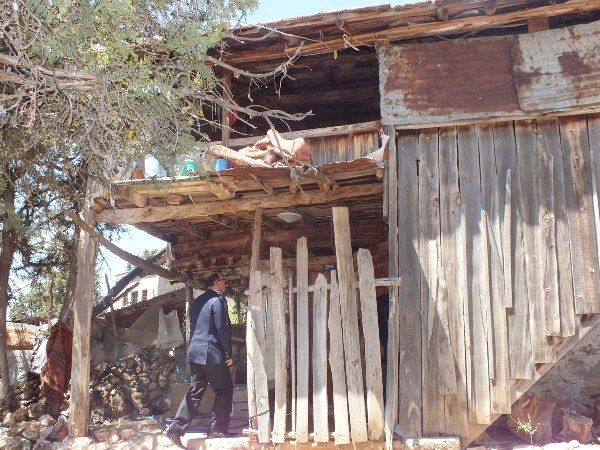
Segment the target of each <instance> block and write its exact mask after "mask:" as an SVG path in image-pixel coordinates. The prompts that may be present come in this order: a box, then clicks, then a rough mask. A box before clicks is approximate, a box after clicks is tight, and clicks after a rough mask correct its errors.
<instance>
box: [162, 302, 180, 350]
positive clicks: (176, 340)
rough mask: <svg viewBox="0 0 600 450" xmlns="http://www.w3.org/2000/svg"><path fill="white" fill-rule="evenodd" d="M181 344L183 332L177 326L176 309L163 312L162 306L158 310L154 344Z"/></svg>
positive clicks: (166, 345) (170, 346) (172, 345)
mask: <svg viewBox="0 0 600 450" xmlns="http://www.w3.org/2000/svg"><path fill="white" fill-rule="evenodd" d="M181 344H183V333H182V332H181V327H180V326H179V317H178V316H177V311H175V310H173V311H171V312H170V313H169V314H165V313H164V311H163V309H162V308H159V310H158V333H157V334H156V346H157V347H159V348H175V347H178V346H180V345H181Z"/></svg>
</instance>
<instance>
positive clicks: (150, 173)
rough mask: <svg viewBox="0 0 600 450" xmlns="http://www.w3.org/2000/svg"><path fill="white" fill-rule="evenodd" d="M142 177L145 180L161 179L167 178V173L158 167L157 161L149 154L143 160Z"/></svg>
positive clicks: (161, 167)
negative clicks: (144, 177) (143, 176)
mask: <svg viewBox="0 0 600 450" xmlns="http://www.w3.org/2000/svg"><path fill="white" fill-rule="evenodd" d="M144 175H145V176H146V178H154V177H158V178H162V177H166V176H167V171H166V170H165V168H164V167H163V166H161V165H160V162H158V159H156V158H155V157H154V156H152V155H151V154H147V155H146V157H145V158H144Z"/></svg>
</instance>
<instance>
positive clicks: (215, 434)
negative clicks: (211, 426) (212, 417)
mask: <svg viewBox="0 0 600 450" xmlns="http://www.w3.org/2000/svg"><path fill="white" fill-rule="evenodd" d="M208 437H209V438H211V439H219V438H228V437H231V433H228V432H227V431H217V430H210V433H209V435H208Z"/></svg>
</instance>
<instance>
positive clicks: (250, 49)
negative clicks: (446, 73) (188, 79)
mask: <svg viewBox="0 0 600 450" xmlns="http://www.w3.org/2000/svg"><path fill="white" fill-rule="evenodd" d="M594 3H595V2H594V1H589V0H568V1H566V2H563V3H560V4H552V5H548V4H547V2H542V1H531V0H500V1H497V2H496V7H495V9H490V8H489V6H490V5H489V2H487V1H482V0H478V1H463V0H458V1H455V0H443V1H440V2H436V3H435V4H434V3H430V2H423V3H417V4H413V5H404V6H398V7H394V8H392V7H390V6H389V5H380V6H375V7H371V8H362V9H357V10H354V11H352V10H350V11H339V12H335V13H323V14H317V15H314V16H307V17H302V18H295V19H289V20H283V21H278V22H273V23H270V24H266V25H265V26H266V27H268V28H269V29H277V30H279V31H281V32H282V33H289V34H294V35H296V36H299V37H300V39H304V43H303V45H302V46H301V47H300V46H298V45H297V44H296V45H294V43H295V41H297V39H290V38H286V36H285V35H282V33H277V32H275V33H272V34H271V35H270V36H269V37H266V38H265V39H263V40H262V41H258V42H257V41H255V40H253V41H251V42H244V40H243V38H244V37H252V38H257V37H261V36H265V34H266V33H267V32H266V31H265V28H264V27H261V26H260V25H259V26H255V27H246V28H243V29H238V30H234V34H235V35H236V37H237V38H238V40H228V42H227V44H228V46H227V56H226V60H227V61H228V62H229V63H233V64H235V63H237V64H239V63H251V62H254V61H263V62H264V61H266V60H268V59H284V58H287V57H288V56H291V55H293V54H294V53H295V52H296V51H299V52H300V53H301V54H303V55H307V54H308V55H311V54H313V55H314V54H319V53H331V52H333V51H334V50H340V49H344V48H348V47H349V44H352V45H353V46H355V47H364V46H370V45H374V44H375V43H376V42H377V40H381V39H389V40H406V39H413V38H417V37H424V36H435V35H438V36H439V35H447V34H452V33H458V32H460V33H463V32H469V31H474V30H479V29H483V28H489V27H494V26H502V25H507V24H512V23H515V22H520V21H523V20H526V19H529V18H535V17H542V16H553V15H561V14H569V13H572V12H583V11H589V10H593V9H597V5H594ZM438 8H442V9H444V10H445V11H444V17H442V18H441V19H440V14H439V13H438ZM444 19H447V20H444ZM341 24H345V25H347V27H349V28H350V29H352V31H353V33H352V34H351V35H348V33H346V31H344V30H343V29H342V28H341V27H340V25H341ZM344 35H346V37H344Z"/></svg>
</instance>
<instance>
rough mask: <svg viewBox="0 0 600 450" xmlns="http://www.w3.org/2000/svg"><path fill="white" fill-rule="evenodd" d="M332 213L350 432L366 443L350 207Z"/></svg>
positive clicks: (354, 437) (356, 438)
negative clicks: (349, 406)
mask: <svg viewBox="0 0 600 450" xmlns="http://www.w3.org/2000/svg"><path fill="white" fill-rule="evenodd" d="M332 216H333V228H334V235H335V251H336V258H337V267H338V283H339V289H340V306H341V313H342V328H343V339H344V350H345V360H346V376H347V382H348V403H349V404H350V405H352V407H351V408H350V410H349V413H350V435H351V436H352V442H366V441H367V440H368V435H367V417H366V411H365V403H364V386H363V372H362V364H361V359H362V358H361V354H360V343H359V330H358V311H357V301H356V290H355V289H354V280H355V277H354V264H353V258H352V246H351V239H350V223H349V222H350V220H349V215H348V208H346V207H334V208H332Z"/></svg>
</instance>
